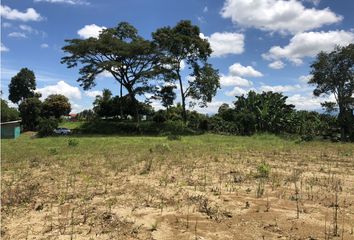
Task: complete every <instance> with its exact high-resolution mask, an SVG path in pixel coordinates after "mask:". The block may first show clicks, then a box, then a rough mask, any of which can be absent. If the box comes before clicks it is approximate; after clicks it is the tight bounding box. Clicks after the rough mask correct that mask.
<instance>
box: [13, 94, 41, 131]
mask: <svg viewBox="0 0 354 240" xmlns="http://www.w3.org/2000/svg"><path fill="white" fill-rule="evenodd" d="M18 109H19V111H20V116H21V119H22V125H23V128H24V129H25V130H31V131H34V130H36V128H37V126H38V124H39V122H40V120H41V112H42V102H41V101H40V100H39V99H38V98H37V97H32V98H27V99H24V100H23V101H22V102H21V104H20V105H19V107H18Z"/></svg>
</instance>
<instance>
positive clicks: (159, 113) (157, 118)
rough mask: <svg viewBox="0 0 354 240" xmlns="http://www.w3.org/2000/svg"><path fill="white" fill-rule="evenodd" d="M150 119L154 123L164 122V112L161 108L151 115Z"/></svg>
mask: <svg viewBox="0 0 354 240" xmlns="http://www.w3.org/2000/svg"><path fill="white" fill-rule="evenodd" d="M152 120H153V121H154V122H156V123H163V122H166V120H167V115H166V112H165V111H163V110H159V111H157V112H156V113H155V114H154V116H153V117H152Z"/></svg>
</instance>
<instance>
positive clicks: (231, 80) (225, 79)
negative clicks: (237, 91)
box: [220, 75, 253, 87]
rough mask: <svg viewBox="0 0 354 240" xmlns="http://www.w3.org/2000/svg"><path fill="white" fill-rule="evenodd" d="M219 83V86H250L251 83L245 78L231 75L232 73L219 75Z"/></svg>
mask: <svg viewBox="0 0 354 240" xmlns="http://www.w3.org/2000/svg"><path fill="white" fill-rule="evenodd" d="M220 84H221V86H226V87H228V86H240V87H250V86H252V85H253V83H252V82H251V81H249V80H247V79H244V78H242V77H239V76H232V75H228V76H225V75H221V76H220Z"/></svg>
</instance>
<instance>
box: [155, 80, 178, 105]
mask: <svg viewBox="0 0 354 240" xmlns="http://www.w3.org/2000/svg"><path fill="white" fill-rule="evenodd" d="M176 88H177V87H176V86H175V85H166V86H162V87H161V89H160V90H158V91H157V92H156V94H155V96H153V99H159V100H160V101H161V103H162V106H164V107H165V108H168V107H170V106H172V105H173V101H174V100H175V99H176V93H175V92H174V89H176Z"/></svg>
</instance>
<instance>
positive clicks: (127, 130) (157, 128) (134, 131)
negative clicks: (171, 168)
mask: <svg viewBox="0 0 354 240" xmlns="http://www.w3.org/2000/svg"><path fill="white" fill-rule="evenodd" d="M79 132H81V133H86V134H123V135H140V134H146V135H166V134H181V135H185V134H194V131H193V130H191V129H189V128H187V127H186V126H185V124H184V123H183V122H182V121H166V122H164V123H156V122H152V121H143V122H140V123H136V122H129V121H128V122H122V121H120V122H118V121H107V120H95V121H92V122H86V123H84V124H82V126H81V127H80V129H79Z"/></svg>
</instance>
